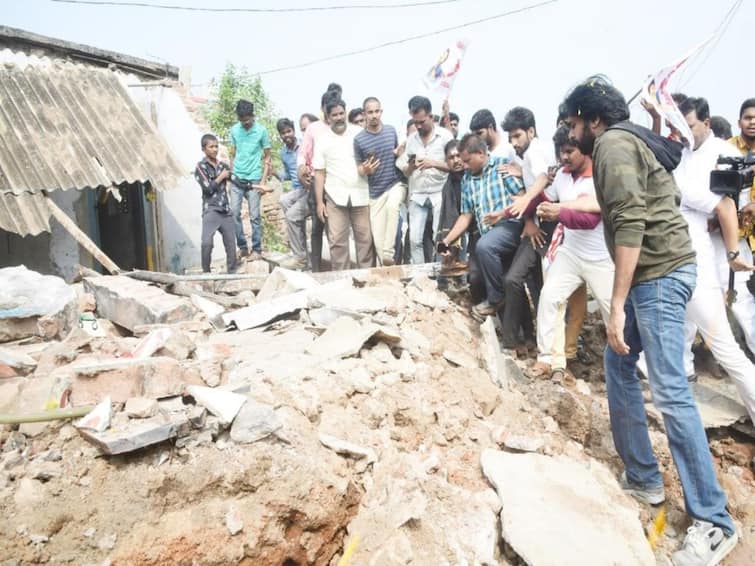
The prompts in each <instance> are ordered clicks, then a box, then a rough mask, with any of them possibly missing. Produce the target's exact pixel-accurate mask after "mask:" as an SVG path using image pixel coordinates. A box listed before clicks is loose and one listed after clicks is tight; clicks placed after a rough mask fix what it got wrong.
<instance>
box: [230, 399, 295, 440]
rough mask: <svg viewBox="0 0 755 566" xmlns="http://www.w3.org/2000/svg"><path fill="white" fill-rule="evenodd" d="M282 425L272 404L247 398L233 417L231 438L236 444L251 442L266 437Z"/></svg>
mask: <svg viewBox="0 0 755 566" xmlns="http://www.w3.org/2000/svg"><path fill="white" fill-rule="evenodd" d="M282 426H283V423H281V421H280V419H278V415H276V413H275V410H274V409H273V407H272V406H270V405H265V404H263V403H258V402H256V401H254V400H253V399H247V400H246V403H244V406H243V407H241V410H240V411H239V413H238V414H237V415H236V418H235V419H233V425H232V426H231V440H233V441H234V442H236V443H238V444H251V443H252V442H257V441H258V440H262V439H263V438H267V437H268V436H270V435H271V434H273V433H275V431H277V430H279V429H280V428H281V427H282Z"/></svg>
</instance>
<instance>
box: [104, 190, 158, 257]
mask: <svg viewBox="0 0 755 566" xmlns="http://www.w3.org/2000/svg"><path fill="white" fill-rule="evenodd" d="M112 193H113V191H107V190H104V189H99V191H98V194H97V204H96V209H97V224H98V227H99V240H100V248H101V249H102V251H103V252H105V254H106V255H107V256H108V257H109V258H110V259H112V260H113V261H114V262H115V263H116V265H118V267H120V268H121V269H123V270H132V269H147V250H146V231H145V222H144V186H143V185H142V184H141V183H131V184H127V183H124V184H122V185H119V186H118V189H117V194H118V195H119V196H120V200H119V199H117V198H116V197H115V196H114V195H113V194H112Z"/></svg>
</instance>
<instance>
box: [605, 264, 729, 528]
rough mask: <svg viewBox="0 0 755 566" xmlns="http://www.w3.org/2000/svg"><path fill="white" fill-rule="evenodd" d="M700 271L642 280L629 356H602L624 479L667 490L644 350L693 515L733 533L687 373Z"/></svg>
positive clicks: (627, 329)
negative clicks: (656, 449) (654, 440)
mask: <svg viewBox="0 0 755 566" xmlns="http://www.w3.org/2000/svg"><path fill="white" fill-rule="evenodd" d="M696 275H697V270H696V268H695V265H694V264H689V265H684V266H682V267H680V268H678V269H677V270H675V271H672V272H671V273H669V274H668V275H665V276H664V277H660V278H658V279H653V280H651V281H646V282H643V283H638V284H637V285H635V286H633V287H632V288H631V289H630V291H629V297H628V298H627V302H626V306H625V308H624V313H625V314H626V322H625V324H624V341H625V342H626V344H627V345H628V346H629V348H630V352H629V354H627V355H626V356H620V355H619V354H617V353H615V352H614V351H613V350H612V349H611V348H610V347H606V351H605V369H606V388H607V391H608V409H609V412H610V416H611V431H612V433H613V442H614V445H615V446H616V451H617V452H618V453H619V456H621V459H622V460H623V461H624V467H625V470H626V474H627V478H628V479H629V480H630V481H631V482H632V483H634V484H637V485H640V486H642V487H646V488H652V487H659V486H662V485H663V479H662V477H661V473H660V471H659V469H658V462H657V460H656V459H655V455H654V454H653V447H652V445H651V444H650V436H649V435H648V425H647V420H646V415H645V407H644V404H643V399H642V387H641V386H640V380H639V378H638V377H637V370H636V363H637V358H638V356H639V354H640V352H641V351H643V350H644V351H645V358H646V359H647V364H648V374H649V376H648V380H649V384H650V392H651V394H652V396H653V403H654V405H655V406H656V408H657V409H658V410H659V411H660V412H661V413H662V414H663V422H664V424H665V426H666V435H667V437H668V444H669V448H670V449H671V456H672V457H673V459H674V464H675V465H676V470H677V472H678V473H679V479H680V480H681V483H682V490H683V492H684V504H685V507H686V509H687V514H688V515H690V516H691V517H693V518H695V519H698V520H702V521H708V522H710V523H713V524H714V525H717V526H719V527H721V528H722V529H723V530H724V531H725V532H726V533H727V534H731V533H733V532H734V523H733V522H732V520H731V517H730V516H729V514H728V513H727V511H726V495H725V494H724V492H723V490H722V489H721V486H719V484H718V480H717V479H716V472H715V469H714V467H713V458H712V457H711V454H710V448H709V447H708V439H707V438H706V436H705V429H704V428H703V423H702V421H701V419H700V415H699V413H698V411H697V405H696V404H695V400H694V399H693V398H692V393H691V391H690V387H689V383H688V381H687V376H686V375H685V371H684V363H683V359H682V358H683V353H684V317H685V311H686V307H687V301H689V299H690V297H691V296H692V291H693V290H694V288H695V278H696Z"/></svg>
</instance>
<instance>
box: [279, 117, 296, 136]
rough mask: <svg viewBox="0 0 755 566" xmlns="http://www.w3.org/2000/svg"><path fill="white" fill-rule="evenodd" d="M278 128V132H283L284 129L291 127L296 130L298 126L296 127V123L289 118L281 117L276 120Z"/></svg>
mask: <svg viewBox="0 0 755 566" xmlns="http://www.w3.org/2000/svg"><path fill="white" fill-rule="evenodd" d="M275 127H276V129H277V130H278V133H283V130H287V129H289V128H291V129H292V130H293V131H296V128H294V123H293V122H292V121H291V120H289V119H288V118H281V119H280V120H278V122H276V124H275Z"/></svg>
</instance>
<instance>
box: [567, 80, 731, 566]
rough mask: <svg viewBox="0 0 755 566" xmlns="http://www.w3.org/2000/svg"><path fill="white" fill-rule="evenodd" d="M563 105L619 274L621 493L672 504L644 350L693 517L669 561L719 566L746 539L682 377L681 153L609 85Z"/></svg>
mask: <svg viewBox="0 0 755 566" xmlns="http://www.w3.org/2000/svg"><path fill="white" fill-rule="evenodd" d="M563 104H564V108H565V109H566V113H567V115H568V120H567V122H568V124H569V126H570V137H572V138H574V139H575V141H576V142H577V143H578V144H579V145H580V149H581V150H582V153H585V154H588V155H589V154H592V156H593V175H594V182H595V191H596V196H597V199H598V203H599V204H600V210H601V216H602V219H603V224H604V231H605V236H606V244H607V245H608V250H609V252H610V254H611V257H612V258H613V260H614V263H615V265H616V273H615V277H614V283H613V291H612V296H611V307H610V317H609V321H608V324H607V325H606V333H607V335H608V347H607V348H606V351H605V374H606V390H607V393H608V408H609V413H610V418H611V432H612V434H613V440H614V445H615V446H616V451H617V452H618V453H619V456H621V459H622V460H623V462H624V473H623V474H622V476H621V480H620V483H621V487H622V488H623V489H624V491H626V492H627V493H629V494H631V495H633V496H634V497H635V498H637V499H639V500H641V501H644V502H646V503H650V504H659V503H661V502H663V501H664V499H665V494H664V490H663V478H662V476H661V472H660V470H659V468H658V462H657V460H656V458H655V455H654V454H653V447H652V444H651V442H650V436H649V433H648V425H647V418H646V414H645V406H644V400H643V395H642V386H641V384H640V380H639V378H638V376H637V371H636V363H637V358H638V356H639V354H640V352H641V351H643V350H644V352H645V357H646V359H647V364H648V374H649V375H648V381H649V385H650V391H651V393H652V397H653V403H654V404H655V406H656V407H657V408H658V410H659V411H660V412H661V413H662V414H663V419H664V424H665V427H666V435H667V437H668V444H669V448H670V449H671V456H672V457H673V460H674V464H675V465H676V469H677V472H678V473H679V479H680V480H681V483H682V489H683V491H684V502H685V506H686V510H687V514H688V515H690V516H691V517H692V519H693V520H694V523H693V525H692V527H690V529H689V530H688V531H687V536H686V538H685V539H684V544H683V546H682V548H681V549H680V550H679V551H677V552H675V553H674V555H673V556H672V561H673V563H674V564H675V565H676V566H691V565H702V564H706V565H713V564H717V563H718V562H719V561H721V560H722V559H723V557H724V556H726V554H728V553H729V552H730V551H731V550H732V548H734V546H735V545H736V543H737V533H736V530H735V528H734V523H733V521H732V519H731V516H730V515H729V513H728V512H727V511H726V495H725V494H724V492H723V490H722V489H721V487H720V485H719V484H718V481H717V479H716V472H715V469H714V467H713V459H712V457H711V454H710V448H709V447H708V441H707V438H706V436H705V430H704V428H703V424H702V421H701V420H700V415H699V413H698V411H697V406H696V405H695V401H694V399H693V398H692V393H691V392H690V388H689V383H688V381H687V376H686V375H685V372H684V363H683V352H684V318H685V310H686V306H687V301H688V300H689V299H690V296H691V295H692V291H693V290H694V287H695V281H696V266H695V253H694V251H693V250H692V244H691V240H690V237H689V232H688V230H687V224H686V222H685V220H684V218H683V217H682V216H681V213H680V212H679V202H680V193H679V189H678V188H677V186H676V184H675V182H674V179H673V177H672V176H671V173H670V172H669V171H670V170H672V169H673V168H674V167H675V165H676V164H678V157H679V150H680V148H679V147H675V146H669V145H668V144H667V143H666V142H664V141H663V138H660V136H657V135H656V134H653V133H652V132H651V131H650V130H647V129H646V128H641V127H639V126H636V125H634V124H632V123H631V122H629V121H628V120H629V109H628V107H627V104H626V102H625V100H624V97H623V96H622V94H621V93H620V92H619V91H618V90H617V89H616V88H615V87H613V86H612V85H611V84H610V83H609V82H608V81H607V80H606V79H605V78H603V77H600V76H597V77H592V78H590V79H588V80H587V81H585V82H584V83H582V84H580V85H578V86H577V87H575V88H574V90H572V91H571V92H570V93H569V95H568V96H567V97H566V100H565V101H564V103H563ZM669 143H671V142H669ZM651 148H652V149H651ZM675 152H676V159H674V157H673V155H674V153H675ZM674 161H676V163H674ZM662 163H663V164H662Z"/></svg>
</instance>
